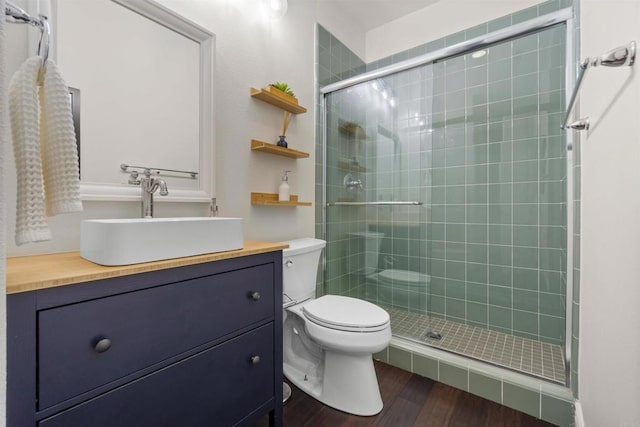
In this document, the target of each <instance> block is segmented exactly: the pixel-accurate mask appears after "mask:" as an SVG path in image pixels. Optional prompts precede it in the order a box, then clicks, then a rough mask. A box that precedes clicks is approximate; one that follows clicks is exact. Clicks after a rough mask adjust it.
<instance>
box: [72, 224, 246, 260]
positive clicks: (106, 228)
mask: <svg viewBox="0 0 640 427" xmlns="http://www.w3.org/2000/svg"><path fill="white" fill-rule="evenodd" d="M242 246H243V234H242V218H221V217H216V218H207V217H201V218H131V219H91V220H84V221H82V223H81V225H80V256H81V257H82V258H84V259H86V260H89V261H92V262H95V263H97V264H102V265H128V264H138V263H141V262H149V261H159V260H162V259H170V258H180V257H186V256H193V255H202V254H207V253H213V252H223V251H230V250H233V249H242Z"/></svg>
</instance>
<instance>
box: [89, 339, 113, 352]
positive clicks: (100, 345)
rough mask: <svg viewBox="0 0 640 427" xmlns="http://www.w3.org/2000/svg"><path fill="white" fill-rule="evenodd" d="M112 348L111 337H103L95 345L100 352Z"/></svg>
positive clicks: (95, 348)
mask: <svg viewBox="0 0 640 427" xmlns="http://www.w3.org/2000/svg"><path fill="white" fill-rule="evenodd" d="M110 348H111V340H110V339H109V338H101V339H100V340H98V342H97V343H96V345H95V346H94V347H93V349H94V350H95V351H97V352H98V353H104V352H105V351H107V350H109V349H110Z"/></svg>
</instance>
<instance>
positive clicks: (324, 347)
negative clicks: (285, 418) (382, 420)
mask: <svg viewBox="0 0 640 427" xmlns="http://www.w3.org/2000/svg"><path fill="white" fill-rule="evenodd" d="M287 243H289V249H285V250H284V251H283V291H284V293H285V300H287V301H291V302H290V303H289V304H287V308H286V309H285V311H284V316H283V318H284V325H283V327H284V334H283V346H284V349H283V350H284V356H283V359H284V374H285V376H286V377H287V378H288V379H289V380H290V381H291V382H292V383H293V384H295V385H296V386H297V387H298V388H300V389H301V390H302V391H304V392H305V393H307V394H309V395H310V396H312V397H314V398H315V399H317V400H319V401H320V402H322V403H324V404H326V405H329V406H331V407H333V408H336V409H339V410H341V411H344V412H348V413H351V414H355V415H375V414H377V413H379V412H380V411H381V410H382V407H383V403H382V398H381V396H380V390H379V387H378V380H377V377H376V373H375V369H374V367H373V360H372V354H373V353H376V352H379V351H381V350H383V349H384V348H386V347H387V345H388V344H389V341H390V340H391V325H390V321H389V315H388V313H387V312H386V311H385V310H383V309H382V308H380V307H378V306H376V305H374V304H371V303H369V302H366V301H363V300H359V299H356V298H350V297H344V296H338V295H325V296H322V297H319V298H315V286H316V273H317V268H318V261H319V259H320V253H321V252H322V248H323V247H324V246H325V242H324V241H322V240H318V239H298V240H293V241H290V242H287Z"/></svg>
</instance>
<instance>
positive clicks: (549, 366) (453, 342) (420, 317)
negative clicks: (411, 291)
mask: <svg viewBox="0 0 640 427" xmlns="http://www.w3.org/2000/svg"><path fill="white" fill-rule="evenodd" d="M382 307H383V308H384V309H385V310H387V312H389V316H390V317H391V330H392V332H393V334H394V335H396V336H400V337H404V338H408V339H411V340H413V341H419V342H423V343H425V344H428V345H429V346H431V347H436V348H440V349H443V350H448V351H451V352H453V353H458V354H461V355H464V356H467V357H472V358H474V359H478V360H481V361H484V362H488V363H491V364H494V365H498V366H502V367H505V368H509V369H513V370H516V371H519V372H523V373H525V374H529V375H533V376H536V377H539V378H544V379H547V380H550V381H553V382H557V383H560V384H563V385H564V384H565V383H566V378H565V365H564V354H563V351H562V347H560V346H559V345H555V344H549V343H545V342H541V341H535V340H532V339H529V338H522V337H517V336H514V335H509V334H505V333H502V332H496V331H491V330H489V329H484V328H480V327H477V326H470V325H465V324H463V323H458V322H454V321H451V320H446V319H442V318H439V317H434V316H428V315H426V314H420V313H410V312H407V311H405V310H400V309H397V308H393V307H388V306H384V305H382ZM428 331H433V332H438V333H440V334H441V335H442V339H440V340H438V339H434V338H429V337H427V336H426V333H427V332H428Z"/></svg>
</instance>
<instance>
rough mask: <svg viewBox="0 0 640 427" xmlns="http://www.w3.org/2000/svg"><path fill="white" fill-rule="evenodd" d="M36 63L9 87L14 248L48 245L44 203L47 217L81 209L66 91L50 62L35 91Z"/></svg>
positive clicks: (18, 74) (37, 59)
mask: <svg viewBox="0 0 640 427" xmlns="http://www.w3.org/2000/svg"><path fill="white" fill-rule="evenodd" d="M41 64H42V59H41V58H40V57H34V58H29V59H27V61H25V63H24V64H22V65H21V66H20V68H19V69H18V71H16V73H15V74H14V75H13V77H12V79H11V82H10V84H9V111H10V115H11V133H12V136H13V147H14V148H13V151H14V155H15V159H16V171H17V174H18V200H17V206H16V210H17V212H16V235H15V239H16V244H17V245H22V244H24V243H28V242H40V241H44V240H51V231H50V230H49V225H48V224H47V221H46V218H45V198H46V207H47V213H48V214H49V215H56V214H58V213H66V212H77V211H81V210H82V203H81V201H80V179H79V176H78V153H77V148H76V143H75V135H74V132H73V119H72V115H71V103H70V100H69V92H68V88H67V85H66V84H65V82H64V80H63V79H62V77H61V75H60V73H59V72H58V70H57V67H56V66H55V64H54V63H53V62H52V61H50V60H49V61H47V64H46V68H45V74H44V82H43V87H42V88H39V86H38V83H37V80H38V72H39V70H40V65H41ZM40 113H42V120H40ZM43 171H44V175H43ZM45 196H46V197H45Z"/></svg>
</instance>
